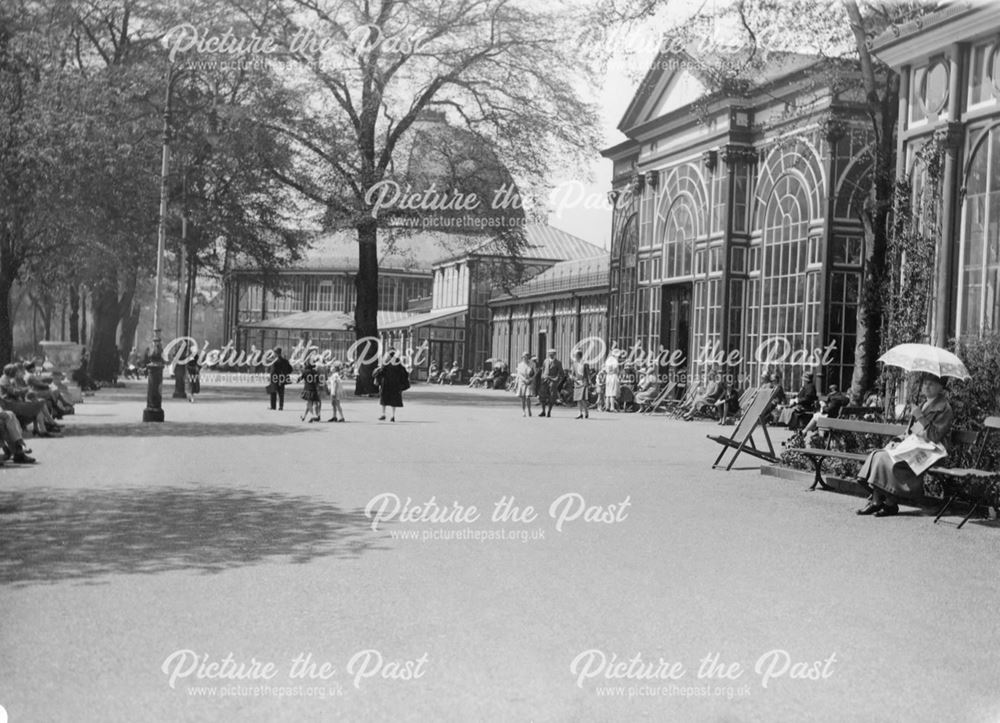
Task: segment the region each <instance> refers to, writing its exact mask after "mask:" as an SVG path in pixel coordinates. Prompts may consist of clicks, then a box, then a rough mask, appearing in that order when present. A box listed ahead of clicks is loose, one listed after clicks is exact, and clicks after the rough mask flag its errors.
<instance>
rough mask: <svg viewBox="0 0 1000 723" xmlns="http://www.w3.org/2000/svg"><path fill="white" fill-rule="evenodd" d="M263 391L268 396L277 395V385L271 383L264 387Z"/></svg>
mask: <svg viewBox="0 0 1000 723" xmlns="http://www.w3.org/2000/svg"><path fill="white" fill-rule="evenodd" d="M264 391H265V392H267V393H268V394H277V393H278V385H277V384H275V383H274V382H271V383H270V384H268V385H267V386H266V387H264Z"/></svg>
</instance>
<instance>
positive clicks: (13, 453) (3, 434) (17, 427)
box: [0, 409, 35, 464]
mask: <svg viewBox="0 0 1000 723" xmlns="http://www.w3.org/2000/svg"><path fill="white" fill-rule="evenodd" d="M0 444H2V445H3V449H4V458H5V459H10V458H11V457H13V458H14V461H15V462H17V463H18V464H31V463H32V462H34V461H35V458H34V457H29V456H28V452H30V451H31V450H30V449H28V445H27V444H25V442H24V432H23V430H22V429H21V424H20V423H19V422H18V421H17V415H16V414H14V413H13V412H8V411H7V410H6V409H0Z"/></svg>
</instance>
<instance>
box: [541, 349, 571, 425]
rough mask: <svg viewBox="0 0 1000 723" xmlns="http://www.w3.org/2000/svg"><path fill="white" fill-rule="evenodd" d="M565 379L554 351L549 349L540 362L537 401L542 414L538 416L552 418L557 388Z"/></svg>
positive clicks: (563, 371)
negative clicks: (540, 371)
mask: <svg viewBox="0 0 1000 723" xmlns="http://www.w3.org/2000/svg"><path fill="white" fill-rule="evenodd" d="M564 377H565V370H564V369H563V365H562V362H561V361H559V360H558V359H556V350H555V349H549V351H548V355H547V356H546V358H545V361H544V362H542V373H541V383H540V386H539V389H538V400H539V401H540V402H541V404H542V413H541V414H540V415H538V416H540V417H549V418H550V419H551V418H552V407H553V406H555V403H556V399H558V398H559V387H560V386H561V385H562V382H563V379H564Z"/></svg>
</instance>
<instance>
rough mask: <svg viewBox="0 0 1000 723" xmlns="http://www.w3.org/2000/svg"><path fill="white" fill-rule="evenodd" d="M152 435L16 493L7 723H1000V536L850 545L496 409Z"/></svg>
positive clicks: (790, 491)
mask: <svg viewBox="0 0 1000 723" xmlns="http://www.w3.org/2000/svg"><path fill="white" fill-rule="evenodd" d="M143 406H144V388H143V386H142V385H141V384H140V383H137V382H132V383H131V384H130V386H129V387H128V388H126V389H119V390H106V391H102V392H100V393H98V394H97V395H96V396H94V397H90V398H88V399H87V400H86V403H85V404H82V405H80V406H79V407H78V414H77V415H76V416H75V417H71V418H68V432H67V434H66V436H65V437H64V438H62V439H40V440H32V441H30V442H29V443H30V445H31V446H32V448H33V449H34V451H35V456H37V457H38V458H39V464H38V465H36V466H34V467H16V466H11V465H7V466H5V467H4V468H3V469H0V610H2V619H0V649H2V650H3V653H4V654H3V655H2V656H0V705H2V706H3V707H4V708H5V709H6V711H7V712H8V713H9V719H10V721H12V722H13V723H20V721H70V720H72V721H102V722H104V721H121V722H122V723H133V722H135V721H188V720H190V721H213V720H223V721H237V720H239V721H278V720H280V721H329V720H350V721H368V720H413V721H434V720H445V721H480V720H481V721H634V720H650V721H662V720H669V721H761V722H765V721H767V722H772V721H831V722H837V723H843V722H844V721H866V722H867V721H941V720H954V721H970V722H973V721H975V722H980V721H981V722H983V723H985V722H987V721H997V720H1000V685H998V681H1000V619H998V617H997V615H996V602H997V600H998V599H1000V576H998V575H997V574H996V561H997V559H998V553H1000V528H998V527H997V526H996V523H988V522H978V523H970V524H969V525H967V526H966V528H964V529H962V530H956V529H955V528H954V525H950V526H946V525H933V524H931V518H929V517H925V516H921V515H920V514H918V513H914V514H903V515H900V516H899V517H896V518H890V519H884V520H876V519H873V518H861V517H857V516H855V515H854V510H855V509H856V508H857V507H858V506H859V500H858V499H857V498H851V497H845V496H841V495H836V494H832V493H826V492H812V493H810V492H806V491H804V487H805V485H803V484H801V483H798V482H790V481H787V480H779V479H774V478H770V477H762V476H761V475H760V474H759V473H758V472H757V471H756V469H743V470H738V471H732V472H729V473H726V472H722V471H713V470H712V469H711V468H710V464H711V460H712V459H713V458H714V456H715V454H716V452H717V448H716V445H714V444H713V443H712V442H710V441H708V440H706V439H705V435H706V433H712V432H714V431H716V430H718V429H719V427H715V426H712V425H711V424H709V423H706V422H694V423H687V424H686V423H683V422H677V421H667V420H664V419H663V417H656V418H650V417H645V416H638V415H609V414H601V413H594V414H593V415H592V416H593V418H592V419H591V420H589V421H576V420H574V419H573V418H572V417H573V416H574V412H573V411H570V410H568V409H563V408H559V407H557V408H556V410H555V413H554V416H553V417H552V418H551V419H540V418H537V417H534V418H531V419H522V417H521V415H520V411H519V408H518V406H517V400H516V399H515V398H514V397H513V396H511V395H509V394H507V393H505V392H488V391H472V390H467V389H463V388H449V387H445V388H441V387H434V388H427V387H414V389H413V390H412V391H411V392H408V393H407V394H406V407H405V408H403V409H402V410H400V412H399V415H398V417H397V418H398V420H399V421H397V422H396V423H395V424H392V423H389V422H377V421H376V418H377V416H378V408H377V406H376V402H375V401H374V400H368V399H354V398H351V399H349V400H348V401H347V403H346V404H345V412H346V415H347V418H348V420H349V421H348V423H347V424H325V423H324V424H305V423H302V422H300V421H299V414H300V407H301V406H304V403H302V402H301V401H300V400H299V398H298V393H297V390H294V389H290V390H289V398H288V400H287V405H286V409H285V410H284V411H283V412H280V413H279V412H272V411H270V410H268V409H266V408H265V406H266V400H265V396H264V394H263V392H262V390H260V389H259V388H258V387H257V386H254V387H250V388H246V387H235V386H230V387H224V388H223V387H219V388H213V389H207V390H206V393H205V394H203V395H202V396H201V397H199V399H198V401H197V403H195V404H188V403H187V402H186V401H183V400H173V399H170V398H169V390H168V391H167V399H165V408H166V417H167V422H166V423H165V424H163V425H142V424H141V423H139V421H138V420H139V419H140V417H141V413H142V408H143ZM326 416H328V410H324V417H326ZM727 429H730V430H731V428H727ZM780 436H781V435H779V437H780ZM747 462H748V463H749V462H752V459H750V458H747ZM744 466H746V467H750V466H751V465H750V464H747V465H744ZM373 499H374V502H373ZM528 507H531V508H533V510H528V509H527V508H528ZM472 508H475V509H472ZM369 513H370V514H369ZM371 514H376V515H378V516H379V517H380V518H381V519H380V520H376V521H375V522H377V524H376V525H375V527H376V529H372V527H373V520H372V519H371ZM494 516H496V518H497V519H494Z"/></svg>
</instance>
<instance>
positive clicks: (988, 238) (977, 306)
mask: <svg viewBox="0 0 1000 723" xmlns="http://www.w3.org/2000/svg"><path fill="white" fill-rule="evenodd" d="M998 164H1000V127H998V126H993V127H992V128H990V129H989V130H987V131H986V133H984V134H983V136H982V137H981V139H980V141H979V144H978V145H977V146H976V148H975V150H974V151H973V153H972V157H971V158H970V159H969V165H968V172H967V175H966V183H965V201H964V209H963V224H962V248H961V263H960V269H961V274H960V277H959V284H960V286H959V293H958V305H959V321H958V329H959V333H961V334H980V333H982V332H984V331H990V330H996V329H998V328H1000V297H998V290H1000V231H998V228H1000V172H998Z"/></svg>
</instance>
